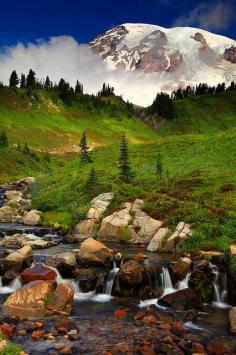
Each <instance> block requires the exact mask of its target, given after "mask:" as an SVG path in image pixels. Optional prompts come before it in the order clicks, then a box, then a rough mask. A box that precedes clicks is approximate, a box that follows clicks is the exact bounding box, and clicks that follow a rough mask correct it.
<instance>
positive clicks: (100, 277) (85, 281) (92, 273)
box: [76, 268, 106, 292]
mask: <svg viewBox="0 0 236 355" xmlns="http://www.w3.org/2000/svg"><path fill="white" fill-rule="evenodd" d="M105 276H106V272H105V271H104V270H103V269H99V268H96V269H95V268H86V269H85V268H84V269H81V268H80V269H78V271H77V278H76V280H78V282H79V285H80V289H81V290H82V291H83V292H90V291H94V290H95V289H96V288H98V286H99V285H102V286H105Z"/></svg>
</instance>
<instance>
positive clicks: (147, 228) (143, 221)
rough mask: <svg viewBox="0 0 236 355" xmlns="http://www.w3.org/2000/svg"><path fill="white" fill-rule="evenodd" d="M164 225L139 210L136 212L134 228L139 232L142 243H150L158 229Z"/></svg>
mask: <svg viewBox="0 0 236 355" xmlns="http://www.w3.org/2000/svg"><path fill="white" fill-rule="evenodd" d="M163 223H164V222H163V221H158V220H156V219H153V218H151V217H150V216H148V214H147V213H145V212H143V211H140V210H137V211H136V212H135V217H134V220H133V223H132V226H133V227H134V228H135V230H138V232H137V234H138V236H139V237H140V238H141V240H142V242H143V243H149V242H150V240H151V239H152V237H153V236H154V235H155V234H156V232H157V231H158V229H160V228H161V227H162V225H163Z"/></svg>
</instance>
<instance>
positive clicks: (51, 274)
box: [21, 264, 57, 283]
mask: <svg viewBox="0 0 236 355" xmlns="http://www.w3.org/2000/svg"><path fill="white" fill-rule="evenodd" d="M56 277H57V274H56V272H55V271H54V270H52V269H50V268H49V267H46V266H43V265H41V264H39V265H35V266H34V267H32V268H28V269H25V270H24V271H23V272H22V273H21V279H22V281H23V282H24V283H29V282H32V281H36V280H52V281H54V280H55V279H56Z"/></svg>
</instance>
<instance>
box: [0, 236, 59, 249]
mask: <svg viewBox="0 0 236 355" xmlns="http://www.w3.org/2000/svg"><path fill="white" fill-rule="evenodd" d="M0 245H1V246H3V247H5V248H8V249H18V248H22V247H24V246H30V247H32V248H33V249H45V248H50V247H52V246H55V245H57V243H56V242H52V241H45V240H43V239H42V238H40V237H37V236H36V235H30V236H29V235H27V234H14V235H12V236H11V237H10V238H9V239H6V240H3V241H1V242H0Z"/></svg>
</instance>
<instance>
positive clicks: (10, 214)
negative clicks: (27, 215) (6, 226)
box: [0, 206, 22, 223]
mask: <svg viewBox="0 0 236 355" xmlns="http://www.w3.org/2000/svg"><path fill="white" fill-rule="evenodd" d="M21 221H22V216H21V215H19V211H18V209H17V208H13V207H10V206H3V207H1V208H0V223H21Z"/></svg>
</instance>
